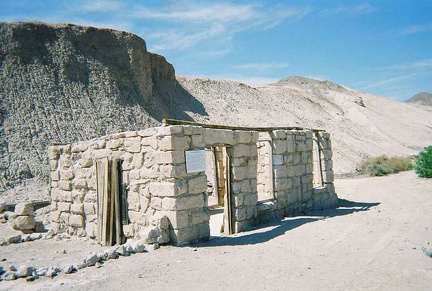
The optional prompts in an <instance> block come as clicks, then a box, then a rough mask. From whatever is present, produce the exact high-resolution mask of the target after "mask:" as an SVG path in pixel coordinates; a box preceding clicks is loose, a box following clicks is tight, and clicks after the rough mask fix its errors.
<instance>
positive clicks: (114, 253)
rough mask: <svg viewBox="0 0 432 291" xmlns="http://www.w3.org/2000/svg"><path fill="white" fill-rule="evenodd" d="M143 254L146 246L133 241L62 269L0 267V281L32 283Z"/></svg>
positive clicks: (88, 256)
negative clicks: (42, 278)
mask: <svg viewBox="0 0 432 291" xmlns="http://www.w3.org/2000/svg"><path fill="white" fill-rule="evenodd" d="M144 252H146V245H145V244H144V243H142V242H140V241H134V242H131V243H128V244H124V245H121V246H114V247H111V248H109V249H106V250H104V251H102V252H97V253H90V254H89V255H87V256H86V257H85V258H84V259H83V261H82V262H81V263H77V264H68V265H65V266H63V267H59V266H48V267H41V268H35V267H32V266H20V267H18V268H17V267H15V266H13V265H12V266H9V267H8V268H6V269H5V268H4V267H3V266H1V265H0V281H2V280H5V281H11V280H16V279H19V278H25V279H26V280H27V281H34V280H36V279H38V278H39V277H48V278H53V277H55V276H57V275H58V274H59V273H61V272H63V273H65V274H71V273H75V272H77V271H78V270H80V269H83V268H87V267H91V266H95V267H97V268H100V267H102V266H103V263H104V262H105V261H108V260H113V259H118V258H119V257H120V256H130V255H131V254H137V253H144Z"/></svg>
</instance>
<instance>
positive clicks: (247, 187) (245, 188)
mask: <svg viewBox="0 0 432 291" xmlns="http://www.w3.org/2000/svg"><path fill="white" fill-rule="evenodd" d="M241 188H242V192H249V193H250V192H253V191H252V183H251V181H250V180H249V179H248V180H243V181H242V183H241Z"/></svg>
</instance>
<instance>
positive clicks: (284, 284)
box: [0, 172, 432, 290]
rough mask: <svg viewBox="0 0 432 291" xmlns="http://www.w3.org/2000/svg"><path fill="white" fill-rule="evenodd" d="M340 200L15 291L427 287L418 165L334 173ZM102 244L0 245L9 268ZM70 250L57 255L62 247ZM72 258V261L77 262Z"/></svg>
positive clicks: (425, 199)
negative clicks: (375, 174)
mask: <svg viewBox="0 0 432 291" xmlns="http://www.w3.org/2000/svg"><path fill="white" fill-rule="evenodd" d="M336 187H337V193H338V195H339V198H340V199H342V200H341V207H339V208H338V209H334V210H327V211H323V212H317V213H314V214H313V215H309V216H304V217H294V218H287V219H285V220H283V221H278V222H274V223H272V224H269V225H266V226H265V227H262V228H259V229H257V230H254V231H251V232H247V233H242V234H240V235H235V236H230V237H222V238H217V239H213V240H211V241H209V242H207V243H202V244H200V245H195V246H189V247H183V248H177V247H169V246H166V247H162V248H161V249H159V250H156V251H153V250H152V251H149V252H148V253H144V254H135V255H132V256H130V257H122V258H120V259H118V260H110V261H108V262H107V263H105V264H104V266H103V267H101V268H99V269H97V268H95V267H89V268H86V269H83V270H79V271H78V272H77V273H75V274H70V275H66V274H63V273H61V274H60V275H59V276H57V277H55V278H54V279H46V278H43V279H38V280H36V281H35V282H30V283H27V282H26V281H25V280H24V279H20V280H17V281H10V282H6V281H3V282H0V289H2V290H6V289H13V290H18V289H19V290H56V289H61V290H96V289H99V290H127V289H131V288H132V289H133V290H205V289H207V290H359V289H372V290H374V289H376V290H431V288H432V258H430V257H428V256H426V255H425V254H424V253H423V252H422V250H421V248H422V247H425V248H427V249H432V223H431V222H432V215H431V209H432V180H431V179H429V180H427V179H419V178H417V177H416V175H415V174H414V173H413V172H406V173H401V174H397V175H393V176H389V177H381V178H360V179H343V180H337V181H336ZM95 248H96V249H97V248H98V247H97V246H96V245H94V244H93V245H92V244H91V243H90V242H89V241H83V240H72V241H69V242H56V241H54V240H49V241H36V242H31V243H22V244H18V245H9V246H6V247H1V248H0V251H1V253H2V254H1V256H2V257H5V258H7V261H6V262H1V263H0V265H3V266H4V267H7V263H9V262H13V263H14V264H15V265H16V266H18V265H20V264H29V263H28V262H27V263H26V261H28V258H29V257H31V256H33V260H30V261H31V262H33V263H34V265H36V264H43V263H46V264H47V265H49V264H50V263H51V264H55V263H58V264H62V263H64V262H65V261H66V260H67V259H68V260H69V262H70V263H74V262H76V260H77V258H83V257H84V256H85V254H86V253H87V251H88V250H94V249H95ZM63 249H65V250H67V251H66V254H62V255H60V254H61V253H62V252H61V250H63ZM71 260H72V261H71Z"/></svg>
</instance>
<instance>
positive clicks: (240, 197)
mask: <svg viewBox="0 0 432 291" xmlns="http://www.w3.org/2000/svg"><path fill="white" fill-rule="evenodd" d="M233 197H234V205H235V206H237V207H238V206H242V205H243V203H244V198H245V193H237V194H234V195H233Z"/></svg>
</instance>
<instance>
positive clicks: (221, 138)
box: [204, 128, 234, 145]
mask: <svg viewBox="0 0 432 291" xmlns="http://www.w3.org/2000/svg"><path fill="white" fill-rule="evenodd" d="M204 142H205V144H206V145H218V144H224V145H233V144H234V136H233V131H231V130H225V129H211V128H205V129H204Z"/></svg>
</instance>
